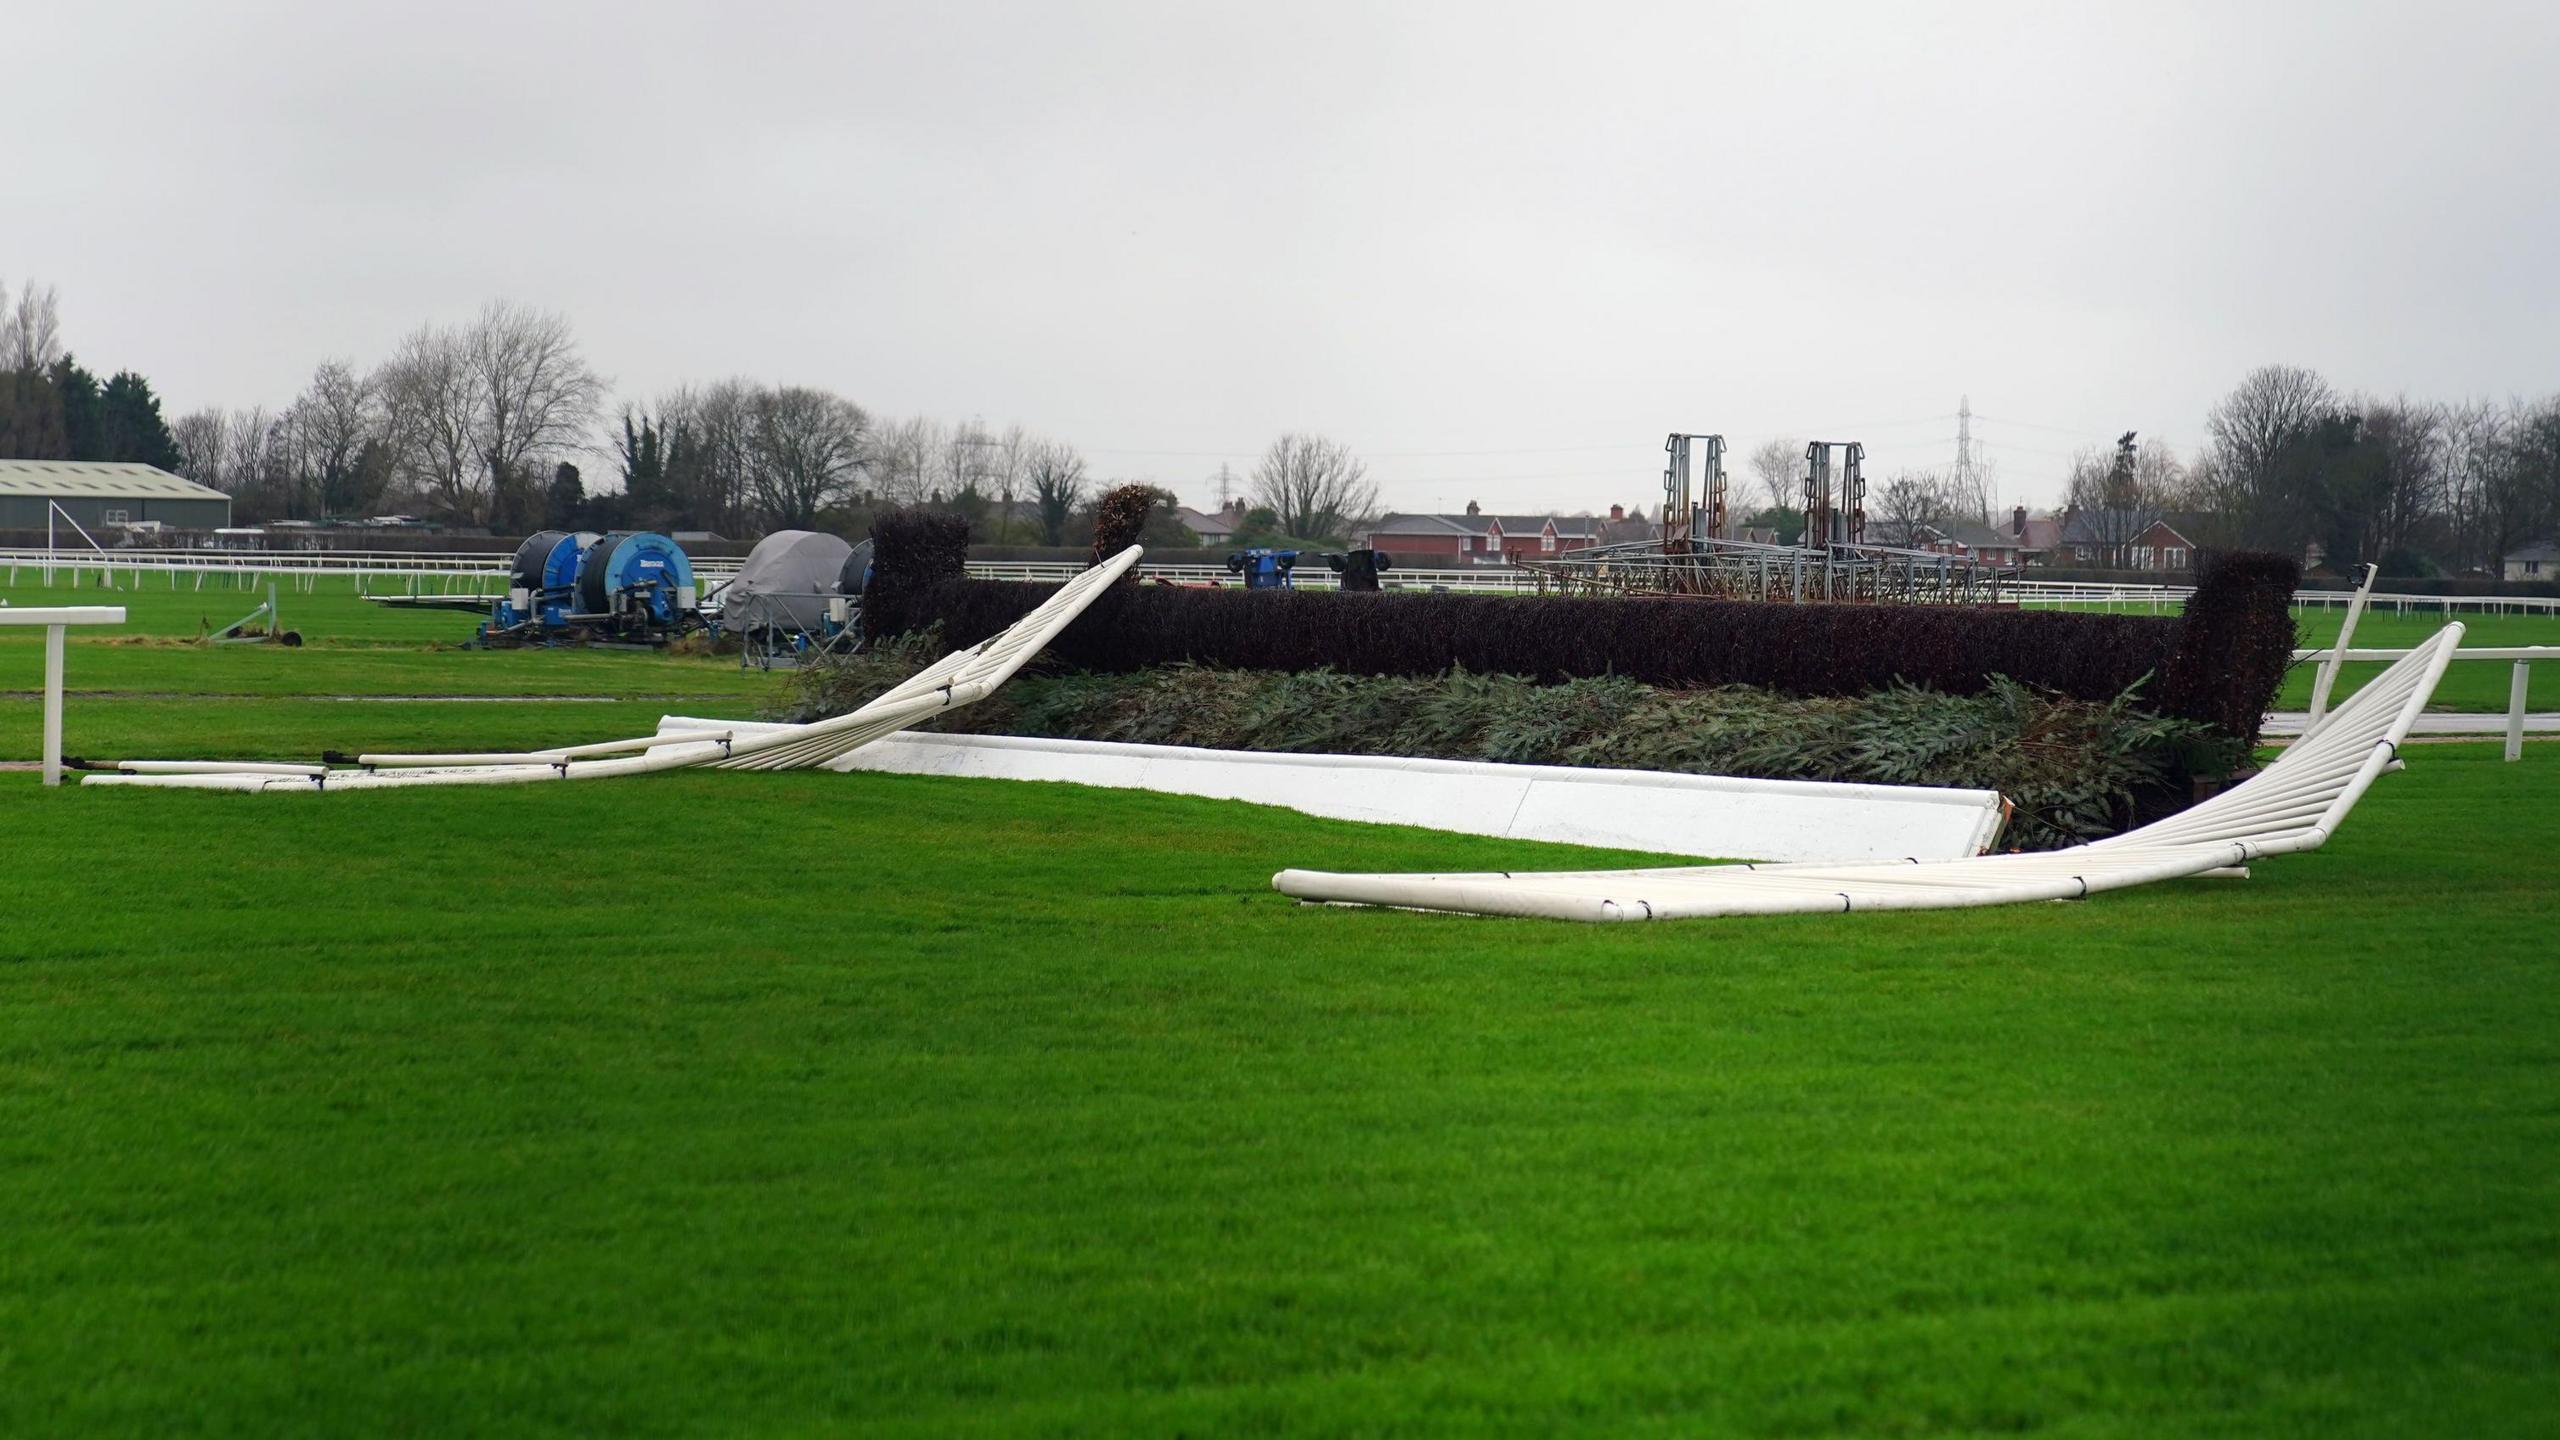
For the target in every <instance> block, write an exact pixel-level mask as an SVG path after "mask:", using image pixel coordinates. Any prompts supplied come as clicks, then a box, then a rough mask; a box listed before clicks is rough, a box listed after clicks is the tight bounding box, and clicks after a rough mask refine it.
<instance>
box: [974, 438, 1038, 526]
mask: <svg viewBox="0 0 2560 1440" xmlns="http://www.w3.org/2000/svg"><path fill="white" fill-rule="evenodd" d="M1037 443H1038V442H1036V441H1034V440H1033V439H1032V438H1031V437H1030V435H1029V434H1027V433H1025V432H1024V430H1023V428H1022V427H1021V426H1019V425H1008V426H1006V427H1005V428H1004V430H1003V431H1002V432H1001V433H998V434H995V435H992V436H990V437H989V438H988V440H987V445H986V450H985V460H986V467H985V469H986V486H987V489H988V491H989V493H991V494H993V495H994V496H995V499H996V543H998V544H1002V543H1004V541H1005V540H1006V539H1007V538H1008V536H1009V532H1010V531H1011V530H1012V528H1013V505H1014V497H1015V496H1017V495H1019V494H1020V493H1021V492H1022V486H1023V482H1024V481H1025V479H1026V478H1027V477H1028V473H1029V468H1030V464H1031V452H1032V450H1033V448H1034V447H1035V446H1036V444H1037Z"/></svg>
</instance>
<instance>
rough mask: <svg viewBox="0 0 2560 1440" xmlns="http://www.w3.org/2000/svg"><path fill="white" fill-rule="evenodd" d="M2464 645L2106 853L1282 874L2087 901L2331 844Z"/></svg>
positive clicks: (1394, 897) (1884, 904) (1315, 896)
mask: <svg viewBox="0 0 2560 1440" xmlns="http://www.w3.org/2000/svg"><path fill="white" fill-rule="evenodd" d="M2461 642H2462V626H2461V625H2459V624H2453V625H2447V626H2446V627H2445V628H2444V629H2443V630H2441V631H2439V632H2437V634H2436V635H2435V637H2434V638H2432V639H2430V640H2429V641H2428V642H2427V643H2426V644H2424V645H2422V646H2419V647H2418V648H2417V649H2415V650H2413V651H2412V652H2411V653H2410V654H2409V655H2408V656H2407V657H2406V658H2405V659H2403V660H2401V661H2400V662H2399V663H2398V664H2395V665H2393V666H2392V667H2391V668H2390V669H2388V670H2386V671H2384V672H2383V673H2382V674H2381V675H2379V676H2377V677H2376V678H2375V679H2374V680H2373V681H2372V683H2370V684H2368V685H2366V686H2365V687H2364V688H2363V689H2361V690H2358V691H2357V692H2356V693H2355V694H2354V695H2353V696H2352V697H2350V698H2349V699H2348V700H2347V701H2346V702H2345V703H2344V704H2342V705H2340V706H2339V707H2338V708H2337V709H2335V710H2333V711H2331V712H2330V714H2329V716H2328V720H2327V723H2325V724H2323V725H2322V726H2321V727H2320V729H2319V730H2318V731H2317V732H2316V733H2314V734H2312V735H2310V736H2309V737H2307V738H2305V739H2304V740H2302V741H2301V742H2300V743H2298V744H2296V745H2294V746H2293V747H2291V748H2290V749H2288V750H2286V751H2285V753H2284V754H2283V755H2282V756H2281V757H2280V758H2278V759H2277V760H2276V762H2275V763H2274V764H2272V765H2269V766H2268V767H2267V768H2266V769H2265V770H2264V771H2262V772H2260V773H2259V774H2257V775H2256V776H2253V777H2252V778H2250V779H2249V780H2247V781H2245V782H2243V783H2242V784H2240V785H2237V786H2234V787H2233V788H2231V789H2230V790H2227V791H2225V792H2223V793H2222V794H2220V795H2217V796H2215V797H2214V798H2213V799H2210V800H2207V801H2205V802H2204V803H2203V804H2201V805H2198V806H2196V807H2194V808H2193V809H2190V810H2185V811H2181V812H2179V813H2178V814H2176V815H2172V816H2170V817H2169V818H2167V819H2165V820H2161V821H2158V822H2156V823H2154V824H2150V825H2146V826H2143V827H2142V828H2141V829H2138V830H2130V831H2127V832H2126V833H2124V834H2122V835H2118V836H2114V837H2112V838H2110V839H2106V840H2100V841H2097V842H2095V843H2093V844H2088V845H2077V846H2073V847H2072V848H2070V849H2068V850H2052V851H2044V852H2041V853H2033V854H2019V855H1986V856H1982V857H1980V858H1977V859H1970V860H1944V861H1936V862H1913V863H1909V864H1900V865H1893V864H1884V865H1878V864H1862V865H1826V864H1819V863H1817V864H1797V865H1702V866H1682V867H1676V868H1670V869H1654V870H1581V871H1550V872H1543V873H1526V872H1524V873H1514V872H1508V871H1505V872H1496V873H1487V874H1468V875H1341V874H1332V873H1328V872H1325V871H1320V870H1283V871H1281V872H1280V873H1279V874H1278V875H1275V876H1273V877H1272V881H1271V883H1272V885H1273V887H1274V888H1276V889H1278V890H1279V891H1280V892H1281V893H1282V894H1284V895H1292V896H1295V897H1297V898H1299V899H1301V900H1310V901H1327V902H1332V903H1338V904H1355V905H1386V906H1396V907H1400V908H1404V909H1411V910H1447V911H1456V912H1461V913H1466V914H1477V915H1518V916H1536V917H1544V918H1547V919H1555V920H1674V919H1693V918H1705V917H1710V916H1720V915H1798V914H1829V913H1836V912H1841V911H1849V910H1924V909H1947V908H1952V907H1958V906H1973V905H2009V904H2016V903H2018V902H2021V901H2028V900H2077V899H2081V898H2083V897H2086V896H2089V895H2095V894H2098V893H2100V892H2102V891H2106V890H2120V889H2123V888H2125V887H2127V886H2132V885H2147V884H2150V883H2152V882H2154V881H2158V880H2173V879H2177V878H2180V877H2182V876H2190V875H2204V874H2209V873H2214V872H2220V871H2227V870H2229V869H2231V868H2233V867H2238V866H2245V865H2247V864H2248V863H2249V862H2250V861H2252V860H2257V859H2262V858H2264V857H2266V856H2269V855H2283V854H2290V853H2292V852H2294V851H2299V850H2313V849H2317V848H2319V846H2320V845H2321V844H2323V843H2324V842H2326V841H2327V840H2328V838H2329V836H2330V835H2331V834H2332V833H2334V832H2335V831H2336V830H2337V827H2338V824H2339V822H2340V821H2341V820H2343V819H2344V818H2345V817H2346V813H2347V811H2349V810H2350V809H2352V808H2354V806H2355V803H2356V801H2357V800H2358V799H2359V798H2361V797H2362V796H2363V794H2364V792H2365V789H2366V787H2368V786H2370V785H2371V784H2372V783H2373V781H2374V779H2375V777H2376V776H2379V775H2380V774H2382V773H2383V771H2385V770H2386V769H2390V768H2394V767H2396V766H2397V764H2398V754H2399V745H2400V741H2401V739H2402V738H2403V737H2405V736H2406V735H2407V734H2408V731H2409V727H2410V725H2411V724H2412V723H2413V722H2415V721H2416V719H2417V717H2418V713H2419V712H2420V711H2421V710H2424V709H2425V708H2426V704H2427V697H2428V696H2429V695H2431V694H2433V693H2434V691H2435V687H2436V681H2437V680H2438V679H2439V678H2441V677H2442V676H2443V674H2444V668H2445V665H2446V664H2447V663H2448V662H2449V661H2450V660H2451V659H2452V658H2453V652H2454V649H2455V647H2457V646H2458V645H2460V644H2461Z"/></svg>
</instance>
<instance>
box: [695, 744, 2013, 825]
mask: <svg viewBox="0 0 2560 1440" xmlns="http://www.w3.org/2000/svg"><path fill="white" fill-rule="evenodd" d="M658 723H659V729H660V731H661V732H662V733H665V732H672V731H678V730H688V729H705V728H711V727H718V728H723V729H736V730H739V731H741V732H742V733H743V732H745V731H747V730H749V729H752V728H754V727H751V726H746V725H742V724H741V723H740V722H738V721H733V720H695V719H691V718H687V717H682V716H669V717H667V718H666V719H663V720H661V721H659V722H658ZM825 768H828V769H831V770H877V771H884V772H888V773H892V774H901V775H965V776H974V777H979V778H985V779H997V780H1053V781H1065V782H1068V783H1071V784H1077V785H1098V786H1104V787H1108V788H1112V789H1127V790H1156V791H1162V792H1164V793H1166V794H1173V795H1199V796H1204V797H1206V798H1209V799H1215V800H1241V801H1246V802H1249V803H1252V804H1257V805H1278V806H1283V807H1286V808H1288V809H1292V810H1297V811H1300V812H1303V813H1305V814H1308V815H1320V816H1324V817H1326V818H1328V819H1335V820H1364V821H1371V822H1375V823H1379V824H1389V825H1418V826H1421V827H1423V828H1425V829H1431V830H1449V831H1454V832H1456V833H1459V834H1462V835H1493V836H1499V837H1503V838H1506V839H1513V840H1545V841H1553V842H1556V843H1560V844H1571V845H1595V846H1603V847H1607V848H1610V849H1617V850H1642V851H1648V852H1651V853H1655V854H1663V855H1696V856H1705V857H1711V858H1716V859H1725V860H1905V859H1917V860H1954V859H1961V858H1963V857H1966V856H1971V855H1979V854H1981V853H1982V852H1983V851H1984V850H1985V849H1987V848H1989V846H1990V844H1991V842H1992V841H1993V840H1994V839H1996V838H1998V836H1999V832H2000V823H2001V819H2002V808H2001V800H2000V796H1999V794H1998V793H1997V792H1996V791H1990V790H1949V789H1937V788H1931V787H1926V786H1916V785H1913V786H1904V785H1835V784H1827V783H1822V782H1816V781H1807V780H1744V779H1735V778H1732V777H1729V776H1721V775H1675V774H1667V773H1662V772H1658V771H1651V770H1599V769H1585V768H1582V767H1578V766H1568V765H1500V764H1494V763H1491V762H1487V761H1470V760H1416V759H1403V758H1397V757H1390V756H1375V755H1273V754H1263V753H1259V752H1255V751H1244V750H1202V749H1194V748H1191V747H1188V746H1180V745H1120V744H1112V743H1108V742H1103V741H1093V740H1035V739H1024V738H1020V737H1016V736H1005V735H941V734H918V733H914V732H908V733H905V734H900V735H892V736H889V737H887V738H885V739H881V740H878V741H874V742H873V743H872V744H870V745H867V746H865V747H863V748H862V749H860V750H856V751H853V752H851V753H849V754H846V755H844V756H841V757H839V758H837V759H835V760H831V761H829V762H827V763H826V767H825Z"/></svg>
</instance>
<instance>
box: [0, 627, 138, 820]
mask: <svg viewBox="0 0 2560 1440" xmlns="http://www.w3.org/2000/svg"><path fill="white" fill-rule="evenodd" d="M123 623H124V607H123V606H121V605H58V606H50V607H46V608H42V609H24V610H22V609H17V608H15V607H11V606H0V625H41V626H43V627H44V783H46V784H47V785H59V784H61V783H62V632H63V631H64V630H65V629H67V628H69V627H71V626H73V625H121V624H123Z"/></svg>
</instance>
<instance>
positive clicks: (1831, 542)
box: [1510, 433, 2019, 605]
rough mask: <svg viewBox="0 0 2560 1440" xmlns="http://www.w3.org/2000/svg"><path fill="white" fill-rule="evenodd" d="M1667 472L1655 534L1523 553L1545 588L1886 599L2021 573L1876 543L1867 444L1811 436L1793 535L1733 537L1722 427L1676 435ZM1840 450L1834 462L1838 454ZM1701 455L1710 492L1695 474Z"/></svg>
mask: <svg viewBox="0 0 2560 1440" xmlns="http://www.w3.org/2000/svg"><path fill="white" fill-rule="evenodd" d="M1663 450H1664V451H1665V453H1666V454H1667V455H1668V456H1669V459H1668V461H1667V462H1666V463H1665V465H1664V467H1663V473H1662V527H1661V536H1660V538H1659V539H1656V540H1630V541H1623V542H1620V543H1617V544H1612V545H1595V546H1591V547H1589V548H1587V549H1582V550H1572V551H1567V552H1565V553H1564V554H1561V555H1555V556H1544V555H1540V556H1534V557H1533V556H1524V555H1519V554H1514V555H1512V556H1511V557H1510V563H1511V565H1512V567H1513V568H1514V569H1516V570H1520V571H1523V572H1525V573H1526V574H1527V575H1529V576H1531V577H1533V579H1534V580H1535V583H1536V586H1537V590H1538V593H1540V594H1542V595H1545V594H1562V595H1704V596H1713V597H1716V598H1720V599H1728V600H1778V601H1789V602H1799V603H1801V602H1807V601H1831V602H1849V603H1864V604H1882V605H1997V604H2000V603H2001V602H2002V600H2003V598H2004V597H2003V595H2002V588H2003V587H2004V586H2005V585H2007V584H2009V583H2011V582H2014V581H2015V580H2017V579H2018V576H2019V572H2018V571H2017V570H2016V569H2014V568H2011V567H2005V566H1997V565H1986V564H1983V563H1982V562H1980V561H1978V560H1974V559H1972V558H1970V557H1967V556H1962V555H1941V554H1939V553H1937V552H1936V551H1932V550H1916V549H1908V548H1904V547H1901V546H1894V545H1870V544H1867V543H1866V531H1867V511H1866V503H1867V482H1866V476H1865V474H1864V473H1863V466H1864V464H1865V460H1866V447H1865V446H1863V445H1861V444H1859V443H1858V442H1856V441H1854V440H1817V441H1814V442H1813V443H1812V444H1810V445H1807V446H1806V447H1805V468H1804V475H1803V477H1802V490H1801V494H1802V498H1803V510H1804V517H1805V526H1804V530H1803V532H1802V534H1801V536H1800V537H1799V539H1798V542H1797V543H1796V544H1793V545H1771V544H1765V543H1761V542H1757V541H1751V540H1738V539H1732V538H1729V537H1730V536H1731V534H1732V530H1733V520H1732V517H1731V516H1730V514H1729V512H1728V510H1727V507H1726V487H1725V470H1724V454H1725V442H1724V437H1723V436H1721V435H1690V434H1677V433H1675V434H1673V435H1672V436H1671V437H1670V438H1669V439H1668V440H1666V441H1664V442H1663ZM1835 457H1836V459H1837V462H1838V463H1837V465H1836V466H1835V464H1834V460H1835ZM1701 458H1703V461H1704V465H1703V471H1704V477H1705V480H1706V493H1705V496H1704V497H1703V500H1701V499H1700V498H1698V497H1697V496H1696V493H1695V488H1694V483H1693V475H1694V474H1695V473H1696V470H1697V466H1698V462H1699V460H1700V459H1701Z"/></svg>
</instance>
